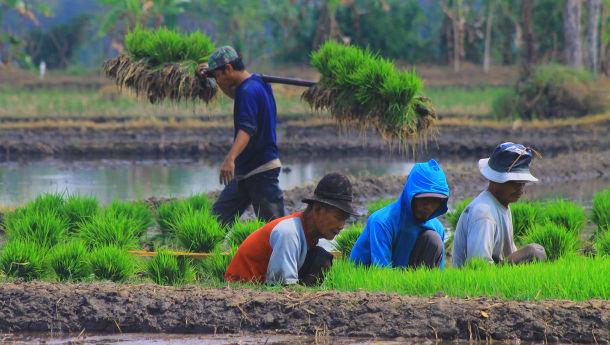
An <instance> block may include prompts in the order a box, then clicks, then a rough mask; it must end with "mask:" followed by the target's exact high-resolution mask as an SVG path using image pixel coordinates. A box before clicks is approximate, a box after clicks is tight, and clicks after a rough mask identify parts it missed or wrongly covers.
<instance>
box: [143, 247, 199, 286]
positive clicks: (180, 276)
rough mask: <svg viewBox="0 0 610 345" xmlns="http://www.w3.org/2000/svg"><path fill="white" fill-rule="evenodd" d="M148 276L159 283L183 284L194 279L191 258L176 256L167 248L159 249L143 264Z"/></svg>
mask: <svg viewBox="0 0 610 345" xmlns="http://www.w3.org/2000/svg"><path fill="white" fill-rule="evenodd" d="M145 271H146V274H147V275H148V277H149V278H150V279H151V280H152V281H153V282H155V284H159V285H184V284H188V283H190V282H192V281H193V280H194V279H195V270H194V269H193V266H192V262H191V259H188V258H186V257H182V256H176V255H175V254H173V253H172V252H171V251H169V250H159V251H158V252H157V256H155V257H153V258H152V259H149V260H148V261H147V262H146V264H145Z"/></svg>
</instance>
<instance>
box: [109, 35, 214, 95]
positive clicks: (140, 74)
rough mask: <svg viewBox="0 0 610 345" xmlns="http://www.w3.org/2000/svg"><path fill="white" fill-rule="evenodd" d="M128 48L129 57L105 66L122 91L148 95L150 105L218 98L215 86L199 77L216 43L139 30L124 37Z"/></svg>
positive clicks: (212, 81)
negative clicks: (162, 102)
mask: <svg viewBox="0 0 610 345" xmlns="http://www.w3.org/2000/svg"><path fill="white" fill-rule="evenodd" d="M125 47H126V48H127V54H122V55H119V56H117V57H115V58H113V59H110V60H107V61H105V62H104V66H103V69H104V72H105V73H106V75H107V76H108V77H110V78H111V79H113V80H114V81H115V82H116V84H117V85H118V86H119V87H121V88H128V89H131V90H133V91H135V93H136V94H137V95H145V96H146V97H147V98H148V100H149V101H150V102H151V103H157V102H160V101H163V100H165V99H169V100H171V101H175V102H179V101H193V102H194V101H196V100H203V101H204V102H206V103H208V102H209V101H210V100H211V99H212V98H214V96H215V95H216V92H217V89H218V88H217V86H216V82H215V81H214V80H213V79H208V78H206V77H200V76H198V75H197V69H198V68H199V64H200V63H202V62H207V59H208V57H209V55H210V54H211V53H212V52H213V51H214V43H213V42H212V41H211V40H210V38H209V37H207V36H206V35H205V34H203V33H201V32H199V31H195V32H193V33H191V34H188V35H186V34H181V33H178V32H174V31H171V30H168V29H166V28H160V29H158V30H154V31H153V30H146V29H141V28H138V27H136V28H135V29H134V30H133V31H130V32H128V33H127V35H126V36H125Z"/></svg>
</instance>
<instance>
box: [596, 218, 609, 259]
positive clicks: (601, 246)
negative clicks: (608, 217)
mask: <svg viewBox="0 0 610 345" xmlns="http://www.w3.org/2000/svg"><path fill="white" fill-rule="evenodd" d="M595 249H597V255H599V256H610V225H606V226H605V228H604V229H601V231H599V232H598V233H597V237H596V239H595Z"/></svg>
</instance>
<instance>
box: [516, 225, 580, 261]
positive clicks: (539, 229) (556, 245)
mask: <svg viewBox="0 0 610 345" xmlns="http://www.w3.org/2000/svg"><path fill="white" fill-rule="evenodd" d="M523 243H538V244H540V245H541V246H543V247H544V250H545V251H546V257H547V259H548V260H549V261H555V260H557V259H559V258H561V257H564V256H566V255H568V254H574V253H576V250H577V248H578V244H579V238H578V235H577V234H576V233H574V232H570V231H567V230H566V228H565V227H564V226H563V225H559V224H556V223H552V222H546V223H545V224H544V225H541V224H537V225H536V226H534V227H532V228H530V229H529V230H528V233H527V236H526V238H525V239H524V241H523Z"/></svg>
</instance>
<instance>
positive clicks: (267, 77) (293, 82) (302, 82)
mask: <svg viewBox="0 0 610 345" xmlns="http://www.w3.org/2000/svg"><path fill="white" fill-rule="evenodd" d="M261 78H262V79H263V80H264V81H265V82H267V83H277V84H286V85H295V86H306V87H311V86H314V85H316V84H317V83H316V82H315V81H309V80H302V79H295V78H285V77H277V76H273V75H264V74H261Z"/></svg>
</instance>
